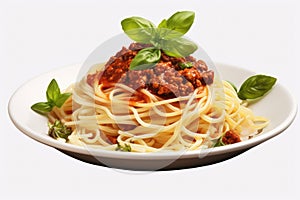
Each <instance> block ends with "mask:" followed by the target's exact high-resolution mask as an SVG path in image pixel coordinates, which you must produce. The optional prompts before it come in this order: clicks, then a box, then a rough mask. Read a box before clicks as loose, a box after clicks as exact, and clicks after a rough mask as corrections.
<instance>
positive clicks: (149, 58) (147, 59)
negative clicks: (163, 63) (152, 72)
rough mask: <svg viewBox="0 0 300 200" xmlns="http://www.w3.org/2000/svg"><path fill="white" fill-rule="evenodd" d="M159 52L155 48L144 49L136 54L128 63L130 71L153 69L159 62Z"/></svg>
mask: <svg viewBox="0 0 300 200" xmlns="http://www.w3.org/2000/svg"><path fill="white" fill-rule="evenodd" d="M160 57H161V52H160V50H159V49H156V48H151V47H150V48H145V49H142V50H140V51H139V52H138V54H137V55H136V56H135V57H134V59H133V60H132V61H131V63H130V69H131V70H143V69H148V68H151V67H154V66H155V65H156V63H158V61H159V60H160Z"/></svg>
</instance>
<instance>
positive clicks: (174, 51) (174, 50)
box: [162, 38, 198, 57]
mask: <svg viewBox="0 0 300 200" xmlns="http://www.w3.org/2000/svg"><path fill="white" fill-rule="evenodd" d="M197 48H198V47H197V45H196V44H195V43H194V42H192V41H191V40H188V39H185V38H175V39H171V40H165V41H164V42H163V43H162V49H163V51H164V52H165V53H166V54H167V55H168V56H172V57H185V56H188V55H190V54H192V53H194V52H195V51H196V50H197Z"/></svg>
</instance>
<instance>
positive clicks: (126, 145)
mask: <svg viewBox="0 0 300 200" xmlns="http://www.w3.org/2000/svg"><path fill="white" fill-rule="evenodd" d="M116 151H126V152H131V147H130V145H129V144H124V146H122V145H121V144H120V143H119V142H117V147H116Z"/></svg>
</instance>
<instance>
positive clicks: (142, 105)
mask: <svg viewBox="0 0 300 200" xmlns="http://www.w3.org/2000/svg"><path fill="white" fill-rule="evenodd" d="M67 91H69V92H72V94H73V95H72V98H69V99H68V100H67V101H66V102H65V104H64V105H63V106H62V107H61V108H54V109H53V111H52V112H51V113H50V115H49V120H50V121H52V122H53V121H54V120H55V119H60V120H61V121H62V122H64V123H65V125H66V126H71V127H73V133H72V134H71V135H70V136H69V141H68V142H69V143H71V144H75V145H83V146H85V145H86V146H88V147H95V148H102V149H107V150H115V149H116V147H117V144H119V145H122V146H124V145H129V146H130V147H131V151H133V152H158V151H180V150H197V149H200V148H210V147H213V145H214V143H215V141H216V139H218V138H220V137H221V136H222V135H224V134H225V133H226V132H227V131H230V130H235V131H236V132H237V133H239V136H240V138H241V140H247V139H249V138H250V137H253V136H255V135H256V134H257V133H258V132H259V131H260V130H261V129H263V128H264V127H266V126H267V124H268V120H267V119H266V118H263V117H259V116H255V115H254V114H253V112H252V111H251V110H250V109H249V108H247V107H246V106H245V105H242V104H241V103H242V101H241V100H240V99H239V98H238V96H237V93H236V91H235V90H234V88H233V87H232V86H231V85H230V84H229V83H228V82H226V81H219V82H218V81H215V82H214V84H212V85H210V86H208V85H206V86H203V87H199V88H197V89H195V90H194V92H192V93H191V94H190V95H187V96H178V97H175V98H170V99H163V98H161V97H158V96H156V95H154V94H152V93H151V92H149V91H148V90H147V89H141V90H140V91H136V90H134V89H132V88H130V87H128V86H126V85H124V84H120V83H116V84H115V85H114V86H113V87H105V86H104V85H103V84H98V82H97V81H94V84H93V85H92V86H91V85H89V84H88V81H87V77H85V78H83V79H82V80H81V81H80V82H78V83H75V84H74V85H72V86H70V87H69V88H68V89H67ZM128 127H129V128H128Z"/></svg>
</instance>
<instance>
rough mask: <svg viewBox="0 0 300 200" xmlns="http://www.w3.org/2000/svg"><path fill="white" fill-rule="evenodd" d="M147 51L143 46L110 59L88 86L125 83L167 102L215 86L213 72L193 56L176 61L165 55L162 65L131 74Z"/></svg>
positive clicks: (90, 77)
mask: <svg viewBox="0 0 300 200" xmlns="http://www.w3.org/2000/svg"><path fill="white" fill-rule="evenodd" d="M146 47H149V45H148V44H147V45H146V44H140V43H132V44H131V45H130V46H129V47H128V48H125V47H123V48H122V49H121V50H120V51H119V52H118V53H116V55H115V56H112V57H111V58H110V59H109V61H108V62H107V63H106V64H105V67H104V70H103V71H100V72H97V74H90V75H88V78H87V81H88V83H89V84H90V85H92V84H93V82H94V81H95V79H96V81H98V84H103V85H104V86H106V87H110V86H111V85H114V84H115V83H122V84H124V85H127V86H129V87H131V88H133V89H135V90H140V89H147V90H149V91H150V92H151V93H152V94H154V95H157V96H159V97H161V98H164V99H169V98H174V97H178V96H187V95H189V94H190V93H192V92H193V91H194V90H195V89H196V88H201V87H202V86H205V85H210V84H212V83H213V79H214V72H213V71H212V70H208V67H207V65H206V64H205V62H204V61H202V60H196V59H195V58H194V57H192V56H187V57H181V58H176V57H171V56H168V55H166V54H165V53H163V52H162V56H161V59H160V61H159V62H158V63H157V64H155V66H154V67H152V68H150V69H143V70H130V68H129V67H130V63H131V61H132V59H133V58H134V57H135V56H136V55H137V53H138V52H139V51H140V50H141V49H143V48H146ZM184 63H189V64H190V66H188V67H182V64H184Z"/></svg>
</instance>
